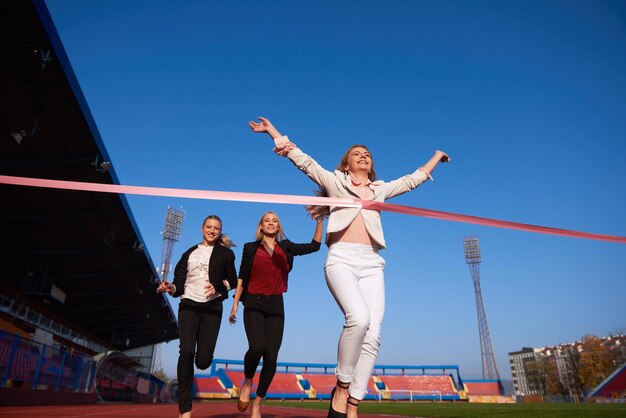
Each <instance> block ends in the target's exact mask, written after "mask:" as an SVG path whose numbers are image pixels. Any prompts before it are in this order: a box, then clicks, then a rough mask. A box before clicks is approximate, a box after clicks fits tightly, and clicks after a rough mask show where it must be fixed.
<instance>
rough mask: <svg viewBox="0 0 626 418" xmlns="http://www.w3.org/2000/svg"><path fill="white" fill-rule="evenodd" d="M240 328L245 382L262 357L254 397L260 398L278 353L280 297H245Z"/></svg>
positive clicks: (281, 313)
mask: <svg viewBox="0 0 626 418" xmlns="http://www.w3.org/2000/svg"><path fill="white" fill-rule="evenodd" d="M243 324H244V326H245V328H246V336H247V337H248V346H249V348H248V352H247V353H246V355H245V357H244V359H243V362H244V374H245V376H246V378H247V379H252V378H253V377H254V372H255V371H256V368H257V366H258V365H259V362H260V361H261V357H263V368H262V369H261V375H260V377H259V384H258V386H257V390H256V395H257V396H260V397H261V398H264V397H265V395H266V394H267V389H268V388H269V386H270V384H271V383H272V379H273V378H274V375H275V374H276V362H277V361H278V350H279V349H280V344H281V343H282V342H283V330H284V328H285V306H284V304H283V297H282V295H273V296H263V295H254V294H248V296H247V297H246V303H245V309H244V311H243Z"/></svg>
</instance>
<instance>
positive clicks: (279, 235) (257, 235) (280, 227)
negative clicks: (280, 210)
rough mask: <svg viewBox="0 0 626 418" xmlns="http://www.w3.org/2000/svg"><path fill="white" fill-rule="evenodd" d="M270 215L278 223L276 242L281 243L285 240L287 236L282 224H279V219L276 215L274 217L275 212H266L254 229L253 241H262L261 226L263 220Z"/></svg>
mask: <svg viewBox="0 0 626 418" xmlns="http://www.w3.org/2000/svg"><path fill="white" fill-rule="evenodd" d="M270 213H271V214H272V215H274V216H276V220H277V221H278V232H277V233H276V240H277V241H282V240H284V239H285V238H287V236H286V235H285V231H283V224H282V223H281V222H280V218H279V217H278V215H276V212H274V211H271V210H268V211H267V212H265V213H264V214H263V216H261V219H260V220H259V223H258V225H257V227H256V233H255V235H254V240H255V241H260V240H262V239H263V232H262V231H261V226H262V225H263V218H265V217H266V216H267V215H269V214H270Z"/></svg>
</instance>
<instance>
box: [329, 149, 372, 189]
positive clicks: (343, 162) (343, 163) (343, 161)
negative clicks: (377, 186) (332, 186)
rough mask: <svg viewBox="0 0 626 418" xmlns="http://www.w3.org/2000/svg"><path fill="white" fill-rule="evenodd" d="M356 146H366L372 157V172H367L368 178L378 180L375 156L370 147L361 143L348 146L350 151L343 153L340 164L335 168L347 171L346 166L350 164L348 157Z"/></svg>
mask: <svg viewBox="0 0 626 418" xmlns="http://www.w3.org/2000/svg"><path fill="white" fill-rule="evenodd" d="M355 148H364V149H365V151H367V152H368V153H369V155H370V158H371V160H372V167H371V169H370V172H369V173H367V178H368V179H369V180H370V181H376V171H374V156H373V155H372V153H371V152H370V150H369V149H367V147H366V146H365V145H359V144H354V145H352V146H351V147H350V148H348V151H346V153H345V154H343V157H341V161H339V164H338V165H337V168H335V170H339V171H342V172H344V173H345V172H346V171H347V170H346V166H347V165H348V157H349V156H350V152H351V151H352V150H353V149H355Z"/></svg>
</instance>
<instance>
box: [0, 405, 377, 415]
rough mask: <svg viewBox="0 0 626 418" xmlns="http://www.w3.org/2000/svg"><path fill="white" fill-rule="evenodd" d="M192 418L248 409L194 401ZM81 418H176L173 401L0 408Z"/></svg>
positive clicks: (278, 411)
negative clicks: (153, 403) (145, 403)
mask: <svg viewBox="0 0 626 418" xmlns="http://www.w3.org/2000/svg"><path fill="white" fill-rule="evenodd" d="M191 413H192V417H193V418H241V417H249V416H250V411H249V410H248V411H247V412H246V413H243V414H242V413H239V412H238V411H237V409H236V407H235V403H234V402H233V401H228V402H217V401H216V402H201V403H194V405H193V410H192V411H191ZM326 414H327V412H326V411H315V410H312V409H300V408H281V407H274V406H264V407H263V418H324V417H326ZM5 417H7V418H8V417H11V418H27V417H32V418H82V417H111V418H120V417H128V418H134V417H142V418H178V405H175V404H167V405H163V404H156V405H143V404H124V405H110V404H105V405H65V406H13V407H0V418H5ZM359 417H361V418H381V417H383V415H372V414H359Z"/></svg>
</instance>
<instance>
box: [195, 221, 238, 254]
mask: <svg viewBox="0 0 626 418" xmlns="http://www.w3.org/2000/svg"><path fill="white" fill-rule="evenodd" d="M209 219H214V220H216V221H218V222H219V223H220V229H221V227H222V225H223V223H222V220H221V219H220V217H219V216H217V215H209V216H207V217H206V218H204V221H202V226H204V224H205V223H206V221H208V220H209ZM217 242H219V243H220V244H221V245H222V246H224V247H226V248H231V247H236V246H237V244H235V243H234V242H232V241H231V240H230V238H228V235H226V234H224V233H222V231H221V230H220V236H219V237H218V238H217Z"/></svg>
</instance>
